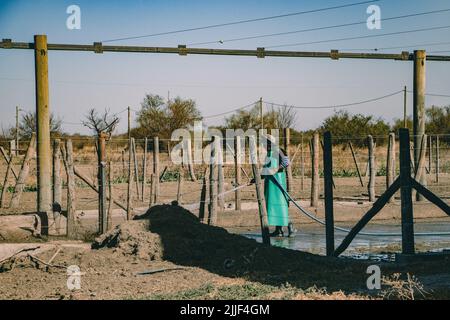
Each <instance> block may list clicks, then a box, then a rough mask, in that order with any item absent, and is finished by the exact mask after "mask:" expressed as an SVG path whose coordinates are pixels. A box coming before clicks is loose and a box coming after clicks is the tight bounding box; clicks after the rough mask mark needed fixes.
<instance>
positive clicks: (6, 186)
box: [0, 154, 14, 208]
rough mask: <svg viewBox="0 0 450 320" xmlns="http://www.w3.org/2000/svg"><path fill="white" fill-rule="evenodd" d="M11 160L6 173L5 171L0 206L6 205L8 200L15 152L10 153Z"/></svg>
mask: <svg viewBox="0 0 450 320" xmlns="http://www.w3.org/2000/svg"><path fill="white" fill-rule="evenodd" d="M9 159H10V160H9V162H8V164H7V166H6V173H5V179H4V180H3V185H2V193H1V195H0V208H4V207H5V202H6V199H5V197H6V193H7V192H8V186H9V183H8V181H9V175H10V172H11V167H12V163H13V159H14V158H13V154H11V155H10V157H9Z"/></svg>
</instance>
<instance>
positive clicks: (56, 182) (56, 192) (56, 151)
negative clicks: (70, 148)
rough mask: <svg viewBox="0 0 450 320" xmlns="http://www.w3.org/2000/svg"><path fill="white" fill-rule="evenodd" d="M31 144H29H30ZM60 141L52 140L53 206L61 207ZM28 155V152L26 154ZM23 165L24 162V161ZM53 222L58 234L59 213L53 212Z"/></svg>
mask: <svg viewBox="0 0 450 320" xmlns="http://www.w3.org/2000/svg"><path fill="white" fill-rule="evenodd" d="M30 144H31V142H30ZM60 144H61V141H60V140H59V139H55V140H53V196H52V203H53V205H55V204H59V205H61V192H62V190H61V146H60ZM27 153H28V152H27ZM24 165H25V161H24ZM53 221H54V224H55V231H56V234H59V233H60V224H61V213H60V212H58V211H56V210H53Z"/></svg>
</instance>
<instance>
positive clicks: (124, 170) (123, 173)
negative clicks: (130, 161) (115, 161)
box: [122, 150, 127, 177]
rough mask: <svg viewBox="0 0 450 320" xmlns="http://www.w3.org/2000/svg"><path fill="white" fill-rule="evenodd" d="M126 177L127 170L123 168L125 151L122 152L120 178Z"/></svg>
mask: <svg viewBox="0 0 450 320" xmlns="http://www.w3.org/2000/svg"><path fill="white" fill-rule="evenodd" d="M126 175H127V170H126V166H125V150H122V176H123V177H125V176H126Z"/></svg>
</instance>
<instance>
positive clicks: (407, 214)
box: [399, 129, 414, 254]
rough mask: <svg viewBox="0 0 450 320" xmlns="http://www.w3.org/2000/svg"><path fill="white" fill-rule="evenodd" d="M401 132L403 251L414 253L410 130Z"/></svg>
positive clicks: (404, 252) (401, 130)
mask: <svg viewBox="0 0 450 320" xmlns="http://www.w3.org/2000/svg"><path fill="white" fill-rule="evenodd" d="M399 134H400V192H401V214H402V252H403V254H414V220H413V219H414V218H413V217H414V215H413V203H412V193H411V191H412V188H411V154H410V142H409V130H408V129H399Z"/></svg>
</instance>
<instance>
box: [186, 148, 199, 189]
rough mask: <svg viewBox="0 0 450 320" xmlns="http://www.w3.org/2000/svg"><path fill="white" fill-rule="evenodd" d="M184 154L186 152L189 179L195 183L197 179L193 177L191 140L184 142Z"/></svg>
mask: <svg viewBox="0 0 450 320" xmlns="http://www.w3.org/2000/svg"><path fill="white" fill-rule="evenodd" d="M185 143H186V152H187V157H186V158H187V165H188V171H189V176H190V177H191V180H192V181H197V177H196V176H195V170H194V164H193V161H192V144H191V139H187V140H186V142H185Z"/></svg>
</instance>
